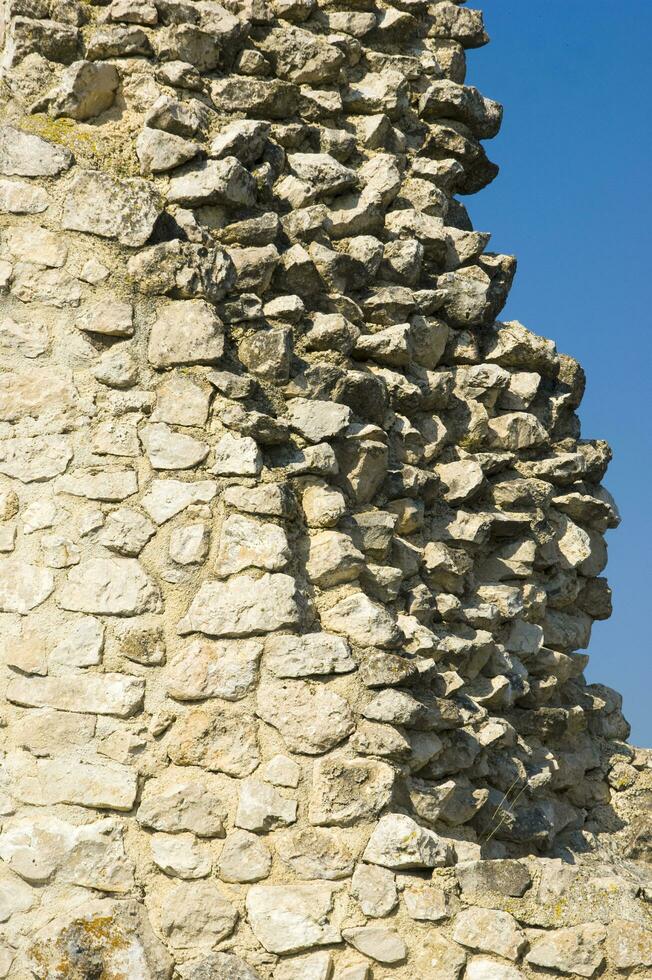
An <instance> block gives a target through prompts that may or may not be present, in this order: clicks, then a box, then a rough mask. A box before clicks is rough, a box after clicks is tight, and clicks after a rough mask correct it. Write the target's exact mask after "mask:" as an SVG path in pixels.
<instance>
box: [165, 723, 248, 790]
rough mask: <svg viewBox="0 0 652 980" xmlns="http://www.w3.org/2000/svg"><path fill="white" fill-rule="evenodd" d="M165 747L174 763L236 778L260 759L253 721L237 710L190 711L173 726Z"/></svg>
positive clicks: (240, 776) (243, 774)
mask: <svg viewBox="0 0 652 980" xmlns="http://www.w3.org/2000/svg"><path fill="white" fill-rule="evenodd" d="M167 751H168V755H169V756H170V759H171V760H172V762H174V763H175V764H176V765H179V766H201V767H202V768H204V769H208V770H210V771H211V772H224V773H227V774H228V775H229V776H237V777H238V778H242V777H243V776H248V775H249V774H250V773H252V772H253V771H254V769H256V768H257V766H258V763H259V762H260V755H259V751H258V742H257V738H256V726H255V724H254V721H253V719H252V718H251V717H249V716H247V715H244V714H242V712H239V711H238V712H228V713H227V712H225V711H224V710H219V709H208V708H206V709H204V708H196V709H194V710H192V711H189V712H188V713H186V714H184V715H183V716H182V717H181V718H180V719H179V721H178V722H177V723H176V725H175V726H174V727H173V729H172V733H171V737H170V739H169V741H168V745H167Z"/></svg>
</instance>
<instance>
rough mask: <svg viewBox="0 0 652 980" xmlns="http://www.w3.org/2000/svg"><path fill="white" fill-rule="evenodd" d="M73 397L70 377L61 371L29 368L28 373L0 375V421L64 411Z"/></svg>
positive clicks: (11, 420)
mask: <svg viewBox="0 0 652 980" xmlns="http://www.w3.org/2000/svg"><path fill="white" fill-rule="evenodd" d="M77 397H78V396H77V392H76V390H75V387H74V385H73V383H72V378H71V377H70V375H68V374H66V373H65V372H62V371H47V370H45V369H43V368H37V367H35V366H32V367H31V368H30V369H29V372H22V371H17V370H14V371H3V372H2V373H0V420H2V421H5V422H17V421H18V420H19V419H22V418H25V417H26V416H32V417H33V418H39V416H41V415H44V414H46V413H51V412H55V413H58V412H60V411H64V410H66V409H68V408H70V407H71V406H73V405H74V404H75V402H76V401H77Z"/></svg>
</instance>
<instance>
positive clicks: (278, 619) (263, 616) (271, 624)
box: [178, 574, 299, 637]
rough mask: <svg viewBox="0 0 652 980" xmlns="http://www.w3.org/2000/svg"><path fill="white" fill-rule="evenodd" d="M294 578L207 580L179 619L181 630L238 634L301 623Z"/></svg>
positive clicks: (279, 576)
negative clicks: (183, 615)
mask: <svg viewBox="0 0 652 980" xmlns="http://www.w3.org/2000/svg"><path fill="white" fill-rule="evenodd" d="M295 588H296V585H295V581H294V579H293V578H292V577H291V576H289V575H282V574H278V575H270V574H265V575H263V576H262V578H258V579H254V578H252V577H251V576H250V575H234V576H233V577H232V578H230V579H229V580H228V581H226V582H205V583H204V584H203V585H202V586H201V588H200V590H199V592H198V594H197V596H196V597H195V598H194V599H193V601H192V603H191V604H190V608H189V610H188V612H187V614H186V616H185V617H184V618H183V619H182V620H181V621H180V623H179V625H178V630H179V632H180V633H193V632H198V633H206V634H208V635H209V636H223V637H239V636H256V635H260V634H263V633H271V632H273V631H274V630H277V629H284V628H286V629H287V628H292V627H296V626H298V625H299V607H298V604H297V600H296V597H295Z"/></svg>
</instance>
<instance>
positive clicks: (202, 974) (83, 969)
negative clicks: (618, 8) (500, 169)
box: [0, 0, 652, 980]
mask: <svg viewBox="0 0 652 980" xmlns="http://www.w3.org/2000/svg"><path fill="white" fill-rule="evenodd" d="M0 35H1V40H2V45H3V54H2V91H1V93H0V242H1V248H2V252H1V256H0V293H1V295H0V310H1V312H0V358H1V363H2V367H1V370H0V634H1V637H2V646H1V652H0V689H1V696H2V715H1V718H2V725H3V727H2V729H1V732H0V737H1V739H2V760H1V762H2V768H1V770H0V780H1V782H0V977H3V978H4V977H8V978H11V980H31V978H37V980H170V978H172V977H174V978H175V980H255V978H258V980H272V978H273V980H331V978H333V980H365V978H366V980H370V978H372V977H373V980H421V978H424V980H525V978H527V980H535V978H537V977H544V976H550V975H551V974H554V975H563V976H569V977H578V976H579V977H598V976H600V977H603V978H610V977H629V976H632V977H641V978H643V977H648V978H649V977H650V976H651V975H652V932H651V931H650V925H651V923H650V906H649V904H648V902H649V900H650V899H651V898H652V888H651V877H650V874H649V870H648V868H649V861H650V841H651V840H652V821H651V820H650V817H649V811H650V803H651V802H652V769H651V768H650V755H649V753H646V752H644V751H641V750H635V749H632V748H631V747H630V746H628V745H627V744H626V739H627V735H628V726H627V724H626V722H625V721H624V719H623V717H622V714H621V704H620V699H619V697H618V695H617V694H615V693H614V692H613V691H611V690H609V689H607V688H605V687H603V686H601V685H596V684H592V685H588V684H587V683H586V681H585V679H584V677H583V671H584V668H585V666H586V663H587V656H586V655H585V654H584V653H581V652H578V651H581V650H584V649H586V647H587V645H588V642H589V635H590V631H591V625H592V622H593V621H594V620H595V619H603V618H605V617H607V616H608V615H609V612H610V592H609V588H608V586H607V583H606V580H605V579H604V578H603V577H602V575H601V573H602V571H603V569H604V566H605V562H606V549H605V544H604V537H603V536H604V532H605V531H606V530H607V529H609V528H613V527H615V526H616V525H617V523H618V515H617V511H616V508H615V505H614V503H613V501H612V499H611V497H610V496H609V494H608V492H607V491H606V490H605V489H604V488H603V487H602V486H601V481H602V478H603V475H604V472H605V470H606V467H607V464H608V461H609V455H610V454H609V449H608V447H607V446H606V444H605V443H603V442H600V441H597V442H596V441H586V440H583V439H582V438H581V437H580V427H579V422H578V419H577V416H576V414H575V412H576V409H577V408H578V406H579V403H580V400H581V397H582V390H583V384H584V379H583V374H582V370H581V368H580V367H579V365H578V364H577V363H576V362H575V361H574V360H573V359H572V358H570V357H568V356H565V355H563V354H560V353H558V352H557V350H556V348H555V345H554V343H553V342H552V341H549V340H546V339H544V338H542V337H539V336H536V335H535V334H533V333H531V332H530V331H528V330H527V329H526V328H525V327H523V326H521V324H519V323H516V322H510V323H501V322H497V317H498V316H499V315H500V311H501V309H502V307H503V306H504V303H505V300H506V296H507V293H508V290H509V287H510V283H511V280H512V277H513V274H514V270H515V261H514V259H513V258H512V257H510V256H505V255H496V254H494V253H492V252H490V251H488V250H487V249H488V245H489V235H488V234H486V233H484V232H478V231H474V230H473V227H472V224H471V221H470V218H469V216H468V213H467V210H466V208H465V205H464V204H463V203H461V201H460V196H465V195H470V194H473V193H475V192H476V191H479V190H481V189H482V188H483V187H484V186H485V185H486V184H488V183H489V182H490V181H491V180H492V179H493V178H494V176H495V175H496V173H497V167H496V166H495V165H494V164H493V163H491V162H490V161H489V159H488V158H487V156H486V154H485V149H484V147H483V144H482V141H483V140H485V139H488V138H490V137H492V136H494V135H495V134H496V132H497V131H498V128H499V125H500V120H501V109H500V106H499V105H498V104H497V103H495V102H493V101H491V100H490V99H487V98H484V97H483V96H482V95H481V94H480V93H479V92H478V91H477V90H476V89H475V88H473V87H471V86H466V85H465V84H464V81H465V59H466V49H468V48H476V47H480V46H481V45H483V44H484V43H485V42H486V41H487V36H486V34H485V31H484V27H483V23H482V16H481V14H480V12H479V11H477V10H472V9H469V8H466V7H465V6H463V5H462V4H456V3H451V2H448V0H440V2H431V3H428V2H424V0H391V2H387V3H383V2H375V0H350V2H348V3H347V0H333V2H329V0H318V2H315V0H271V2H270V3H267V2H266V0H227V2H226V3H225V6H219V5H218V4H217V3H214V2H211V0H198V2H195V0H113V2H112V3H111V4H110V5H108V6H107V5H94V4H89V3H87V2H77V0H4V2H3V10H2V17H1V18H0ZM608 395H609V393H608V392H605V396H606V397H608ZM618 653H619V655H621V656H623V658H624V657H625V656H626V651H619V652H618Z"/></svg>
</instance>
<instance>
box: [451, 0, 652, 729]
mask: <svg viewBox="0 0 652 980" xmlns="http://www.w3.org/2000/svg"><path fill="white" fill-rule="evenodd" d="M469 6H472V7H480V8H481V9H483V10H484V14H485V22H486V25H487V30H488V32H489V34H490V36H491V43H490V44H489V45H487V46H486V47H484V48H479V49H478V50H474V51H469V52H467V54H468V62H469V71H468V78H467V81H468V83H469V84H471V85H477V86H478V88H480V90H481V91H482V92H483V94H485V95H488V96H490V97H491V98H494V99H497V100H498V101H499V102H502V103H503V104H504V105H505V119H504V123H503V129H502V132H501V135H500V136H498V137H497V138H496V139H495V140H493V141H491V142H489V143H487V144H486V146H487V149H488V151H489V156H490V157H491V159H492V160H494V161H495V162H496V163H498V164H499V165H500V167H501V172H500V174H499V175H498V177H497V178H496V180H495V181H494V183H493V184H492V185H490V186H489V187H488V188H485V189H484V190H483V191H481V192H480V193H479V194H477V195H474V196H472V197H467V198H464V202H465V204H466V205H467V207H468V208H469V211H470V214H471V218H472V220H473V223H474V226H475V227H476V228H477V229H479V230H482V231H491V232H492V233H493V239H492V243H491V245H490V248H492V249H493V250H495V251H498V252H507V253H513V254H515V255H516V256H517V257H518V260H519V268H518V272H517V274H516V280H515V284H514V287H513V289H512V293H511V296H510V299H509V301H508V305H507V307H506V309H505V311H504V313H503V314H501V318H502V319H517V320H520V321H521V322H522V323H523V324H525V326H527V327H529V328H530V329H531V330H534V331H535V332H536V333H541V334H543V335H545V336H547V337H551V338H552V339H553V340H554V341H555V342H556V344H557V347H558V349H559V350H560V351H562V352H564V353H567V354H571V355H572V356H573V357H576V358H577V359H578V360H579V361H580V363H581V364H582V366H583V367H584V369H585V371H586V373H587V380H588V384H587V391H586V395H585V396H584V401H583V403H582V405H581V407H580V418H581V420H582V433H583V436H584V437H586V438H604V439H607V440H608V441H609V442H610V443H611V446H612V448H613V452H614V460H613V462H612V464H611V466H610V468H609V472H608V473H607V478H606V480H605V483H606V486H607V487H608V489H609V490H610V491H611V492H612V493H613V494H614V496H615V498H616V500H617V502H618V504H619V507H620V511H621V515H622V519H623V520H622V524H621V525H620V527H619V528H618V530H616V531H610V532H609V535H608V544H609V565H608V567H607V572H606V574H607V575H608V578H609V581H610V583H611V586H612V589H613V592H614V614H613V616H612V618H611V619H610V620H609V621H607V622H598V623H596V624H595V625H594V627H593V637H592V640H591V645H590V647H589V651H588V652H589V653H590V655H591V662H590V664H589V668H588V671H587V676H588V678H589V680H590V681H595V682H598V681H599V682H600V683H603V684H608V685H609V686H610V687H614V688H616V690H618V691H620V692H621V693H622V695H623V697H624V704H625V716H626V717H627V718H628V720H629V721H630V723H631V725H632V736H631V739H632V741H633V742H634V744H638V745H647V746H652V641H651V637H652V595H651V587H652V576H651V574H650V573H651V562H650V552H651V551H652V533H651V526H652V519H651V513H652V494H651V493H650V488H651V487H652V472H651V466H650V456H651V448H652V447H651V441H652V440H651V438H650V431H651V429H652V358H651V356H650V355H651V353H652V344H651V341H650V334H651V332H652V323H651V319H652V317H651V315H650V309H651V306H652V303H651V295H652V254H651V252H652V250H651V248H650V234H651V229H652V207H651V204H650V185H651V184H652V137H651V132H652V114H651V113H650V90H651V87H652V48H651V44H652V0H628V2H626V3H624V2H621V0H573V2H572V3H569V0H484V2H481V0H477V2H476V0H473V2H471V3H469Z"/></svg>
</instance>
